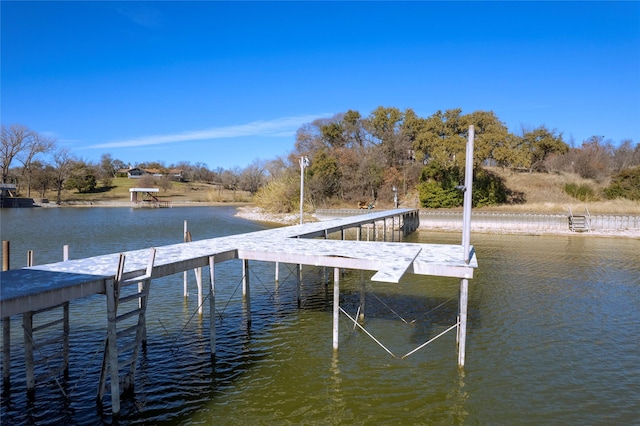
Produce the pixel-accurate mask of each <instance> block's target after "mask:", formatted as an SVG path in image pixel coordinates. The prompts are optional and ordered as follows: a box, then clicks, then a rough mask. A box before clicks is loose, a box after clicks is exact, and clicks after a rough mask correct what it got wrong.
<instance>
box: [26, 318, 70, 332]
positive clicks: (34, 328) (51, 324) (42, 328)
mask: <svg viewBox="0 0 640 426" xmlns="http://www.w3.org/2000/svg"><path fill="white" fill-rule="evenodd" d="M63 322H64V318H60V319H57V320H54V321H51V322H48V323H46V324H40V325H38V326H36V327H33V328H32V329H31V332H32V333H35V332H36V331H38V330H44V329H45V328H49V327H52V326H54V325H57V324H60V323H63Z"/></svg>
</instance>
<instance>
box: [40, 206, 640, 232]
mask: <svg viewBox="0 0 640 426" xmlns="http://www.w3.org/2000/svg"><path fill="white" fill-rule="evenodd" d="M222 206H227V207H235V208H236V213H235V216H236V217H240V218H243V219H247V220H251V221H255V222H264V223H272V224H278V225H296V224H298V223H299V220H300V216H299V214H298V213H270V212H266V211H264V210H263V209H261V208H259V207H255V206H254V205H252V204H251V203H247V202H201V201H191V202H190V201H183V202H177V203H173V204H172V207H176V208H180V207H222ZM36 207H42V208H65V207H80V208H84V207H86V208H90V207H129V208H130V207H132V206H131V202H129V201H71V202H63V203H62V204H61V205H58V204H55V203H45V204H38V205H36ZM509 214H512V215H517V216H520V217H523V218H526V217H528V216H529V217H535V216H536V215H537V214H536V213H534V212H517V213H509ZM629 216H632V217H636V216H637V215H629ZM304 220H305V222H314V221H319V220H321V219H320V218H318V217H317V216H316V215H315V213H314V214H311V213H305V217H304ZM471 225H472V229H471V231H472V232H473V233H481V234H505V235H532V236H534V235H567V236H586V237H588V236H594V237H596V236H597V237H613V238H634V239H640V229H603V230H591V231H588V232H572V231H571V230H569V228H568V226H567V228H566V229H557V228H551V229H544V228H542V229H540V228H536V229H531V228H530V227H528V226H526V224H523V223H514V222H504V223H501V224H500V226H499V227H496V226H491V227H483V226H482V225H481V224H476V225H475V226H474V222H473V221H472V223H471ZM418 229H419V230H421V231H433V232H461V229H460V226H456V225H451V224H442V223H437V222H427V221H424V220H423V221H422V222H421V224H420V227H419V228H418Z"/></svg>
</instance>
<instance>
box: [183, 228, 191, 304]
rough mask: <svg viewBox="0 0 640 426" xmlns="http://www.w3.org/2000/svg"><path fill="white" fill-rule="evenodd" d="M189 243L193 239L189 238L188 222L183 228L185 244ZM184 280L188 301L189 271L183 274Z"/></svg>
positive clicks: (184, 292)
mask: <svg viewBox="0 0 640 426" xmlns="http://www.w3.org/2000/svg"><path fill="white" fill-rule="evenodd" d="M189 241H191V238H190V236H189V229H188V226H187V221H186V220H185V221H184V226H183V242H185V243H188V242H189ZM182 280H183V282H184V291H183V296H184V298H185V299H186V298H187V297H189V290H188V288H187V287H188V286H187V284H188V281H189V274H188V273H187V271H184V272H183V273H182Z"/></svg>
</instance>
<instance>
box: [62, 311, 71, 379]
mask: <svg viewBox="0 0 640 426" xmlns="http://www.w3.org/2000/svg"><path fill="white" fill-rule="evenodd" d="M70 331H71V330H70V329H69V302H66V303H64V304H63V305H62V333H63V337H62V368H63V375H64V379H65V380H69V332H70Z"/></svg>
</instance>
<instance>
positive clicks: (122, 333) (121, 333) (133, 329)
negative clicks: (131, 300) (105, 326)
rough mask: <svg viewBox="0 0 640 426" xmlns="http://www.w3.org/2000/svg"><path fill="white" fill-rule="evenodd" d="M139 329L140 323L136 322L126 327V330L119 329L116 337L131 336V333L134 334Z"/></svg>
mask: <svg viewBox="0 0 640 426" xmlns="http://www.w3.org/2000/svg"><path fill="white" fill-rule="evenodd" d="M137 330H138V324H134V325H132V326H130V327H127V328H125V329H124V330H118V332H117V333H116V338H117V339H121V338H123V337H127V336H131V334H133V332H136V331H137Z"/></svg>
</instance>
